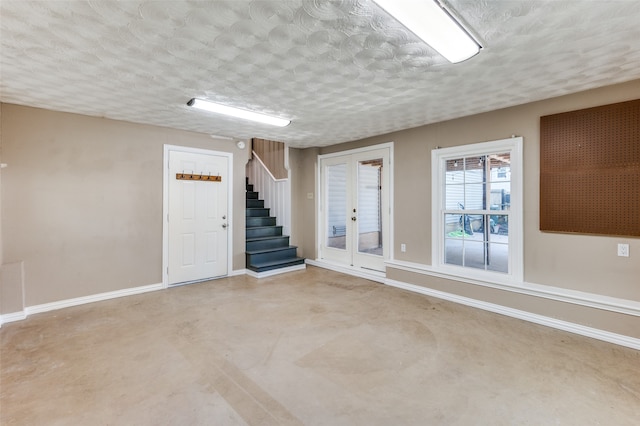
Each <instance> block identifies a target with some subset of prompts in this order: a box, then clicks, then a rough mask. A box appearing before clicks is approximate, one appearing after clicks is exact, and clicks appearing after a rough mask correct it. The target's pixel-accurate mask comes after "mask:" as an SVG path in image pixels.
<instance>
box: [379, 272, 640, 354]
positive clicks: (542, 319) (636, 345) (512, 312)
mask: <svg viewBox="0 0 640 426" xmlns="http://www.w3.org/2000/svg"><path fill="white" fill-rule="evenodd" d="M385 284H386V285H389V286H392V287H397V288H401V289H404V290H408V291H413V292H415V293H420V294H424V295H427V296H433V297H437V298H439V299H444V300H448V301H450V302H455V303H460V304H462V305H467V306H471V307H474V308H479V309H483V310H485V311H490V312H494V313H497V314H501V315H506V316H509V317H513V318H518V319H521V320H525V321H529V322H533V323H536V324H541V325H545V326H547V327H552V328H556V329H559V330H564V331H568V332H571V333H575V334H579V335H582V336H587V337H591V338H594V339H598V340H603V341H605V342H609V343H614V344H616V345H620V346H626V347H628V348H632V349H636V350H640V339H636V338H633V337H629V336H625V335H622V334H616V333H611V332H609V331H604V330H600V329H597V328H592V327H587V326H584V325H580V324H575V323H571V322H567V321H562V320H558V319H555V318H550V317H546V316H543V315H538V314H533V313H531V312H526V311H521V310H518V309H513V308H508V307H506V306H501V305H496V304H493V303H488V302H483V301H481V300H476V299H471V298H468V297H464V296H458V295H456V294H451V293H446V292H443V291H439V290H433V289H430V288H426V287H422V286H418V285H414V284H407V283H404V282H401V281H395V280H391V279H387V280H385Z"/></svg>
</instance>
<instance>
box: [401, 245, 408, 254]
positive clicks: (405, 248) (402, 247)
mask: <svg viewBox="0 0 640 426" xmlns="http://www.w3.org/2000/svg"><path fill="white" fill-rule="evenodd" d="M400 251H401V252H403V253H404V252H406V251H407V245H406V244H400Z"/></svg>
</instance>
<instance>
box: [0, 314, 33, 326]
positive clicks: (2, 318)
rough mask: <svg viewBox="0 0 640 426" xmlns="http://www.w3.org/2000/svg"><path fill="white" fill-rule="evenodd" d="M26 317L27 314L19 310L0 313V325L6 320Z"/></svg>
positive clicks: (10, 320)
mask: <svg viewBox="0 0 640 426" xmlns="http://www.w3.org/2000/svg"><path fill="white" fill-rule="evenodd" d="M25 318H27V314H26V313H25V312H24V311H20V312H12V313H10V314H3V315H0V327H1V326H2V324H6V323H8V322H14V321H21V320H23V319H25Z"/></svg>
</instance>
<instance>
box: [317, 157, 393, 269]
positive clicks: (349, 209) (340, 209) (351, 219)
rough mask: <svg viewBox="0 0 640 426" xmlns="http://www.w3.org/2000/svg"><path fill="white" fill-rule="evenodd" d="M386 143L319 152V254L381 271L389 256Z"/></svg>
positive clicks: (322, 257)
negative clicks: (325, 153)
mask: <svg viewBox="0 0 640 426" xmlns="http://www.w3.org/2000/svg"><path fill="white" fill-rule="evenodd" d="M389 151H390V149H389V148H380V149H370V150H365V151H362V152H354V153H351V154H345V155H335V154H332V155H330V156H327V157H324V158H321V160H320V170H321V182H322V188H321V191H322V197H323V198H322V206H323V208H322V211H321V224H322V226H321V234H322V239H321V245H320V258H321V259H325V260H328V261H332V262H336V263H341V264H345V265H347V266H351V267H354V268H362V269H366V270H372V271H377V272H384V271H385V266H384V260H385V259H388V258H389V255H388V253H389V249H388V247H389V209H390V203H389V175H390V173H389V169H390V152H389Z"/></svg>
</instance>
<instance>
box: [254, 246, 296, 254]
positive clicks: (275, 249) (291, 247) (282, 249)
mask: <svg viewBox="0 0 640 426" xmlns="http://www.w3.org/2000/svg"><path fill="white" fill-rule="evenodd" d="M295 248H298V246H285V247H274V248H268V249H262V250H249V251H246V252H245V253H247V254H250V255H255V254H263V253H274V252H276V251H284V250H290V249H295Z"/></svg>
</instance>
